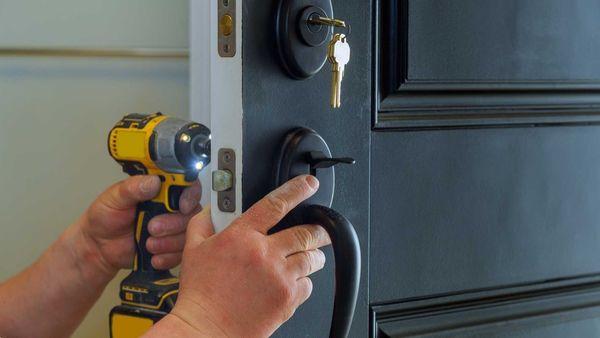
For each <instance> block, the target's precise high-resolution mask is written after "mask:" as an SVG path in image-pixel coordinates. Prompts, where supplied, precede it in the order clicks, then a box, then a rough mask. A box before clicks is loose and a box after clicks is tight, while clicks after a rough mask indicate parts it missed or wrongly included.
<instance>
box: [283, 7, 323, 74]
mask: <svg viewBox="0 0 600 338" xmlns="http://www.w3.org/2000/svg"><path fill="white" fill-rule="evenodd" d="M319 16H322V17H329V18H332V17H333V6H332V4H331V1H330V0H280V1H279V6H278V9H277V18H276V26H275V36H276V42H277V48H278V51H279V57H280V60H281V65H282V67H283V68H284V69H285V70H286V72H287V73H288V75H289V76H291V77H292V78H294V79H298V80H303V79H308V78H310V77H312V76H314V75H315V74H317V73H318V72H319V71H320V70H321V69H322V68H323V66H324V65H325V63H326V62H327V43H326V42H327V41H328V40H330V39H331V37H332V33H333V29H332V28H331V27H328V26H322V25H317V24H312V23H310V22H309V20H310V19H313V18H316V17H319Z"/></svg>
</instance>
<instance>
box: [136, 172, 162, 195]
mask: <svg viewBox="0 0 600 338" xmlns="http://www.w3.org/2000/svg"><path fill="white" fill-rule="evenodd" d="M158 181H159V179H158V177H156V176H147V177H144V179H143V180H142V183H140V190H141V191H142V192H143V193H148V192H151V191H154V190H155V189H156V185H157V184H158Z"/></svg>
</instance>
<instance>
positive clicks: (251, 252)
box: [248, 243, 268, 267]
mask: <svg viewBox="0 0 600 338" xmlns="http://www.w3.org/2000/svg"><path fill="white" fill-rule="evenodd" d="M248 259H249V260H250V264H251V265H253V266H256V267H261V266H263V265H265V263H267V261H268V255H267V252H266V247H265V246H264V245H261V244H260V243H254V245H251V246H250V247H249V248H248Z"/></svg>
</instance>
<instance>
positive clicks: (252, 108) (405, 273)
mask: <svg viewBox="0 0 600 338" xmlns="http://www.w3.org/2000/svg"><path fill="white" fill-rule="evenodd" d="M277 4H278V1H275V0H272V1H266V2H265V1H264V0H247V1H244V3H243V6H244V8H243V25H244V29H243V42H242V43H243V75H242V76H243V80H242V81H243V86H242V88H243V90H242V96H243V125H242V126H243V131H242V134H243V142H242V144H243V178H242V186H243V196H242V200H243V203H242V204H243V208H244V209H247V208H248V207H249V206H250V205H252V204H253V203H254V202H256V201H257V200H258V199H260V198H261V197H262V196H264V195H265V194H267V193H268V192H269V191H270V189H271V188H272V181H273V172H272V170H273V165H274V163H273V159H274V157H275V153H276V151H277V149H278V147H279V142H280V141H281V139H282V137H283V136H284V134H285V133H286V132H287V131H288V130H290V129H292V128H294V127H297V126H303V127H308V128H312V129H315V130H316V131H317V132H319V133H320V134H321V135H322V136H323V137H324V139H325V140H326V141H327V142H328V143H329V145H330V147H331V150H332V152H333V155H335V156H351V157H354V158H355V159H356V160H357V164H356V165H354V166H350V167H339V168H338V169H337V172H336V182H337V183H336V193H335V197H334V205H333V207H334V208H335V209H337V210H338V211H340V212H341V213H342V214H344V215H345V216H346V217H348V218H349V219H350V221H351V222H352V223H353V224H354V225H355V226H356V228H357V232H358V236H359V238H360V242H361V246H362V249H363V251H362V254H363V257H362V258H363V267H362V271H363V273H362V280H361V282H362V284H361V291H360V294H359V302H358V304H357V310H356V315H355V317H354V327H353V331H352V334H351V336H352V337H367V336H378V335H379V336H386V335H387V336H402V335H403V334H404V333H405V332H407V331H406V328H408V327H410V325H416V324H415V323H416V321H413V320H417V319H419V318H421V319H422V318H425V319H426V320H423V321H421V322H420V323H431V324H426V325H425V324H423V325H424V327H425V329H427V325H430V328H433V327H434V326H435V325H437V324H438V323H441V322H444V321H447V322H448V323H449V324H448V325H449V327H451V326H452V325H453V324H452V323H453V322H456V327H461V325H462V327H464V331H463V333H465V336H469V334H473V336H477V334H479V332H480V331H478V330H479V329H480V327H474V326H473V325H470V324H468V323H466V324H465V323H464V322H460V321H461V320H462V319H461V318H459V317H460V316H457V317H452V318H451V317H444V315H445V314H444V313H443V310H444V309H446V308H447V307H452V306H458V309H459V310H460V311H462V312H461V314H463V315H464V316H463V317H467V318H468V317H469V316H475V317H476V316H478V315H479V316H481V315H482V314H483V313H484V312H480V310H481V309H480V308H479V305H480V304H482V302H483V303H484V305H485V306H487V307H489V312H485V313H488V314H490V316H489V317H486V318H489V320H488V322H489V323H491V324H490V325H491V326H493V327H500V326H502V327H505V328H507V330H504V331H503V330H492V331H486V332H487V333H490V334H495V335H497V336H498V337H509V336H510V337H513V336H514V337H520V336H533V337H536V336H540V337H541V336H550V337H553V336H556V337H559V336H565V335H567V336H581V335H594V334H596V333H597V332H598V331H597V323H598V321H597V318H599V311H598V308H597V302H596V300H597V298H596V296H595V295H596V293H597V290H596V289H593V290H592V289H589V288H588V289H585V290H583V291H582V290H580V289H579V288H580V287H581V286H582V285H586V283H588V284H589V283H597V279H598V278H600V277H598V276H600V263H598V262H597V259H595V256H594V254H595V251H596V250H595V249H596V248H597V246H598V244H600V226H598V224H597V223H598V220H599V219H600V208H598V207H597V205H599V203H600V175H599V174H598V173H599V172H600V152H598V150H597V149H600V126H599V125H598V122H600V115H599V114H598V112H599V108H600V63H599V61H598V59H597V58H596V57H595V56H596V55H597V54H598V52H600V39H598V31H599V28H600V26H599V24H598V22H597V20H596V18H595V14H594V13H596V12H597V10H598V6H600V5H598V2H597V1H594V0H577V1H570V2H568V3H567V2H565V1H559V0H531V1H520V0H508V1H498V0H477V1H476V0H468V1H452V0H379V1H364V0H343V1H342V0H334V1H333V5H334V12H335V16H336V17H338V18H342V19H345V20H347V21H348V22H349V23H350V24H351V25H352V33H351V35H350V37H349V41H350V44H351V46H352V60H351V62H350V64H349V65H348V67H347V68H346V72H345V75H344V82H343V93H344V94H343V106H342V109H340V110H331V109H330V108H329V90H330V89H329V86H330V76H331V74H330V71H329V69H328V67H326V68H324V69H323V71H321V72H320V73H319V74H317V75H316V76H315V77H313V78H311V79H308V80H304V81H296V80H292V79H290V78H289V77H288V76H287V75H286V74H285V72H284V71H283V69H282V68H281V67H280V66H279V60H278V58H279V56H278V53H277V47H276V42H275V39H274V36H275V34H274V32H273V30H274V26H275V25H274V14H275V10H276V8H277ZM213 76H214V74H213ZM214 118H219V117H218V116H213V119H214ZM232 127H237V126H232ZM327 255H328V262H329V264H328V265H327V267H326V269H325V270H324V271H322V272H320V273H318V274H316V275H315V276H314V278H313V281H314V285H315V288H314V292H313V296H312V297H311V299H310V300H309V301H308V302H307V303H306V304H305V305H303V306H302V307H301V308H300V309H299V310H298V312H297V314H296V316H294V318H293V319H292V320H291V321H290V322H289V323H286V324H285V325H284V326H283V327H282V329H281V330H280V331H278V332H277V334H276V336H278V337H323V336H326V334H327V332H328V329H329V321H330V315H331V304H332V302H331V300H332V297H333V288H332V287H333V275H332V268H333V267H332V266H331V263H332V259H331V258H332V257H331V255H330V252H327ZM583 276H586V277H583ZM590 276H591V277H590ZM589 278H592V282H590V281H589ZM564 279H568V281H569V283H570V284H569V287H568V288H567V289H565V287H564V286H561V285H558V286H556V285H555V284H554V283H556V282H558V281H563V280H564ZM523 285H527V286H528V287H526V288H525V289H521V287H522V286H523ZM530 285H536V286H535V287H529V286H530ZM594 285H595V284H594ZM266 287H268V286H266ZM596 287H597V285H595V286H593V288H596ZM482 289H484V290H486V293H484V294H482V293H480V292H481V290H482ZM548 290H550V291H548ZM548 292H550V293H551V296H549V297H545V295H546V294H547V293H548ZM570 292H574V293H577V292H584V293H585V294H586V295H587V296H589V297H591V298H589V297H588V298H586V297H583V298H581V297H579V296H576V295H575V296H573V297H575V298H569V297H571V295H572V294H571V293H570ZM540 294H542V296H540ZM591 295H594V296H593V297H592V296H591ZM538 296H540V297H538ZM447 297H458V298H447ZM465 297H466V298H465ZM536 297H538V298H536ZM562 297H567V298H568V300H569V302H570V303H569V302H562V301H560V299H564V298H562ZM582 299H584V300H582ZM585 299H588V300H590V299H591V303H590V302H588V301H587V300H585ZM513 301H514V302H516V303H511V302H513ZM457 302H458V305H457ZM555 302H556V303H555ZM517 303H518V304H517ZM564 304H571V305H569V306H572V308H569V306H566V305H565V306H563V305H564ZM517 305H518V306H517ZM521 306H523V307H521ZM522 309H528V310H527V311H521V310H522ZM529 310H531V311H529ZM486 311H487V310H486ZM511 311H512V312H511ZM544 311H546V312H544ZM552 311H555V313H557V314H556V315H554V314H549V312H552ZM542 313H543V314H544V315H546V314H548V316H546V317H544V316H538V314H542ZM505 315H506V316H508V317H506V316H505ZM521 319H522V320H523V321H521ZM521 322H528V323H531V325H529V326H527V325H525V326H519V325H520V324H515V323H521ZM505 324H506V325H505ZM419 325H420V324H419ZM512 325H514V326H512ZM475 326H477V325H475ZM491 326H490V327H491ZM436 330H437V331H436ZM486 330H487V329H486ZM427 332H437V333H439V334H441V335H443V334H445V333H448V330H447V329H446V328H444V327H442V328H441V329H435V328H434V329H432V331H427ZM369 333H370V334H369ZM484 336H485V335H484Z"/></svg>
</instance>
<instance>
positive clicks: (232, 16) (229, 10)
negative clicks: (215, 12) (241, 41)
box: [217, 0, 236, 58]
mask: <svg viewBox="0 0 600 338" xmlns="http://www.w3.org/2000/svg"><path fill="white" fill-rule="evenodd" d="M217 1H218V2H219V22H218V25H219V29H218V35H219V36H218V42H219V47H218V48H219V55H220V56H221V57H228V58H230V57H234V56H235V52H236V24H235V20H236V6H235V5H236V4H235V2H236V0H217Z"/></svg>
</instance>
